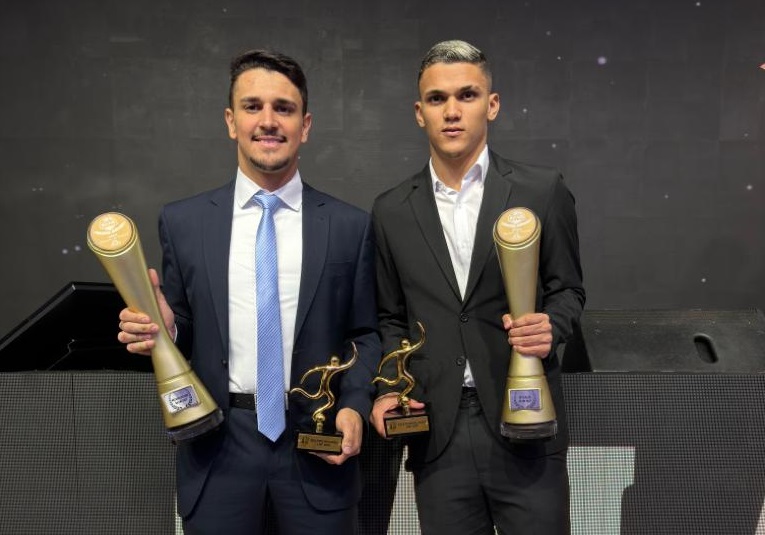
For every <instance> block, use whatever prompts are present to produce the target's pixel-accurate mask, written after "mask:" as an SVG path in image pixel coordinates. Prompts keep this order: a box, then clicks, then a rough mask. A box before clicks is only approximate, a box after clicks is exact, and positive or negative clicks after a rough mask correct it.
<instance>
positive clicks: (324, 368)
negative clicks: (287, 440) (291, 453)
mask: <svg viewBox="0 0 765 535" xmlns="http://www.w3.org/2000/svg"><path fill="white" fill-rule="evenodd" d="M351 348H352V354H353V356H352V357H351V359H350V360H349V361H348V362H344V363H341V362H340V357H338V356H337V355H332V356H331V357H330V358H329V362H328V363H327V364H322V365H320V366H314V367H313V368H311V369H309V370H308V371H307V372H305V373H304V374H303V377H301V378H300V384H303V383H305V381H306V379H307V378H308V377H309V376H310V375H312V374H314V373H317V374H318V373H320V374H321V376H320V377H319V386H318V388H317V389H316V392H314V393H313V394H311V393H309V392H307V391H306V390H305V389H304V388H302V387H299V386H296V387H295V388H292V389H291V390H290V392H289V393H290V394H300V395H302V396H304V397H306V398H308V399H310V400H318V399H321V398H324V397H326V398H327V400H326V401H325V402H324V404H323V405H321V406H320V407H318V408H317V409H316V410H314V411H313V415H312V419H313V422H314V432H311V433H309V432H304V431H298V435H297V449H299V450H303V451H309V452H322V453H332V454H340V453H341V452H342V451H343V448H342V446H343V435H341V434H340V433H335V432H327V431H325V429H324V426H325V423H326V419H327V417H326V416H325V415H324V412H325V411H328V410H329V409H331V408H332V407H334V405H335V394H334V393H333V392H332V387H331V384H330V383H331V381H332V378H333V377H334V376H335V375H336V374H338V373H340V372H343V371H345V370H347V369H348V368H350V367H351V366H353V365H354V364H355V363H356V360H358V358H359V352H358V350H357V349H356V344H355V343H353V342H351Z"/></svg>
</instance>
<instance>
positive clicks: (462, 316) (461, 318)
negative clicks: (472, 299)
mask: <svg viewBox="0 0 765 535" xmlns="http://www.w3.org/2000/svg"><path fill="white" fill-rule="evenodd" d="M460 321H461V322H462V323H467V322H468V315H467V314H465V313H464V312H463V313H462V314H460Z"/></svg>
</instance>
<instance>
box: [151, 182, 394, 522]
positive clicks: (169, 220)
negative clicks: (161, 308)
mask: <svg viewBox="0 0 765 535" xmlns="http://www.w3.org/2000/svg"><path fill="white" fill-rule="evenodd" d="M233 203H234V182H233V181H232V182H230V183H229V184H227V185H225V186H223V187H221V188H218V189H215V190H212V191H209V192H205V193H201V194H199V195H196V196H194V197H191V198H189V199H185V200H181V201H177V202H174V203H171V204H168V205H167V206H165V207H164V208H163V210H162V213H161V215H160V221H159V233H160V242H161V245H162V254H163V259H162V266H163V282H164V285H163V291H164V293H165V296H166V298H167V300H168V303H169V305H170V307H171V308H172V310H173V312H174V313H175V319H176V325H177V327H178V337H177V345H178V347H179V348H180V349H181V351H182V352H183V353H184V355H186V357H187V358H189V359H190V361H191V367H192V368H193V369H194V371H195V372H196V374H197V376H198V377H199V379H200V380H201V381H202V382H203V383H204V385H205V386H206V387H207V389H208V390H209V391H210V394H211V395H212V397H213V398H214V399H215V401H216V402H217V403H218V405H219V407H220V408H221V409H222V410H223V411H224V414H226V413H227V412H228V409H229V395H228V384H229V372H228V354H229V336H228V334H229V318H228V261H229V246H230V240H231V221H232V215H233ZM302 213H303V263H302V273H301V281H300V293H299V298H298V308H297V318H296V328H295V344H294V350H293V355H292V377H291V378H290V384H291V386H297V385H298V384H300V383H299V381H300V378H301V377H302V375H303V373H305V371H306V370H308V369H309V368H311V367H313V366H317V365H321V364H326V363H327V361H328V359H329V357H330V355H340V356H341V357H342V359H343V361H346V360H347V359H348V358H349V353H350V348H349V342H350V341H354V342H355V343H356V346H357V348H358V350H359V361H358V362H357V363H356V364H355V365H354V366H353V367H351V368H350V369H349V370H347V371H346V372H344V373H343V374H342V375H340V376H337V377H336V378H335V379H334V380H333V391H334V392H335V395H336V398H337V403H336V405H335V408H334V411H333V412H330V413H327V419H328V421H330V422H333V421H334V416H335V414H336V411H337V410H339V409H341V408H346V407H348V408H352V409H354V410H356V411H357V412H358V413H359V414H360V415H361V416H362V418H364V419H366V418H367V416H368V415H369V412H370V410H371V402H372V400H371V395H372V393H373V391H374V389H373V387H372V386H371V380H372V377H373V376H374V375H373V373H374V371H375V367H376V365H377V362H378V361H379V358H380V354H381V348H380V341H379V334H378V330H377V311H376V302H375V266H374V254H375V253H374V251H375V245H374V233H373V232H372V228H371V223H370V219H369V216H368V214H366V213H365V212H364V211H362V210H360V209H358V208H355V207H353V206H351V205H349V204H346V203H344V202H342V201H339V200H338V199H335V198H334V197H331V196H329V195H326V194H324V193H321V192H319V191H317V190H315V189H313V188H311V187H310V186H308V185H307V184H304V189H303V205H302ZM253 291H254V290H253ZM317 375H318V374H312V375H311V376H310V377H309V381H314V382H308V383H307V384H305V385H304V386H305V388H306V390H307V391H309V392H313V391H316V387H317V384H316V383H315V381H316V379H317V377H316V376H317ZM315 408H316V407H315V406H314V405H313V404H312V402H310V401H309V400H307V399H306V398H305V397H303V396H297V395H294V396H290V402H289V411H288V420H287V431H286V432H287V433H292V432H294V431H295V430H296V429H303V430H313V422H312V420H311V414H312V412H313V410H314V409H315ZM227 432H229V431H228V429H227V426H226V423H225V422H224V423H223V425H222V428H221V430H220V431H218V432H216V433H212V434H210V435H208V436H205V437H203V438H201V439H198V440H196V441H193V442H191V443H187V444H181V445H180V446H179V447H178V451H177V466H176V479H177V485H178V512H179V513H180V515H181V516H186V515H188V514H189V513H190V512H191V510H192V509H193V507H194V505H195V503H196V501H197V499H198V498H199V495H200V493H201V490H202V488H203V486H204V482H205V480H206V478H207V475H208V474H209V471H210V470H211V469H212V465H213V461H214V459H215V456H216V454H217V452H218V450H219V446H220V443H221V441H222V438H223V436H224V434H225V433H227ZM294 456H295V462H296V463H297V466H298V468H299V471H300V476H301V479H302V482H303V487H304V490H305V493H306V496H307V497H308V500H309V502H310V503H311V504H312V505H313V506H314V507H315V508H317V509H320V510H333V509H342V508H347V507H350V506H352V505H354V504H355V503H357V502H358V500H359V499H360V496H361V477H360V472H359V467H358V461H357V458H356V457H354V458H351V459H349V460H348V461H346V462H345V463H344V464H343V465H341V466H334V465H329V464H327V463H326V462H325V461H323V460H322V459H319V458H318V457H316V456H313V455H309V454H306V453H303V452H298V451H297V450H296V451H295V452H294Z"/></svg>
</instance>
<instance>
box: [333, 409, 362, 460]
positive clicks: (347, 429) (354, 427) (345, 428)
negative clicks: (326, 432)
mask: <svg viewBox="0 0 765 535" xmlns="http://www.w3.org/2000/svg"><path fill="white" fill-rule="evenodd" d="M335 428H336V429H337V430H338V431H339V432H340V433H342V434H343V443H342V448H343V454H345V455H348V456H352V455H358V453H359V451H361V416H360V415H359V414H358V413H356V412H355V411H352V410H351V409H343V410H341V411H340V412H339V413H338V415H337V418H336V419H335Z"/></svg>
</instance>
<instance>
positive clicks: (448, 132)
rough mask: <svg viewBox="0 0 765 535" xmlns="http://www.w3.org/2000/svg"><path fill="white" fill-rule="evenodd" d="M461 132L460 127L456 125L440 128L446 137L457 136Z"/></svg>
mask: <svg viewBox="0 0 765 535" xmlns="http://www.w3.org/2000/svg"><path fill="white" fill-rule="evenodd" d="M462 132H464V130H463V129H462V128H456V127H448V128H444V129H442V130H441V133H442V134H444V135H445V136H446V137H457V136H458V135H460V134H461V133H462Z"/></svg>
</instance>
